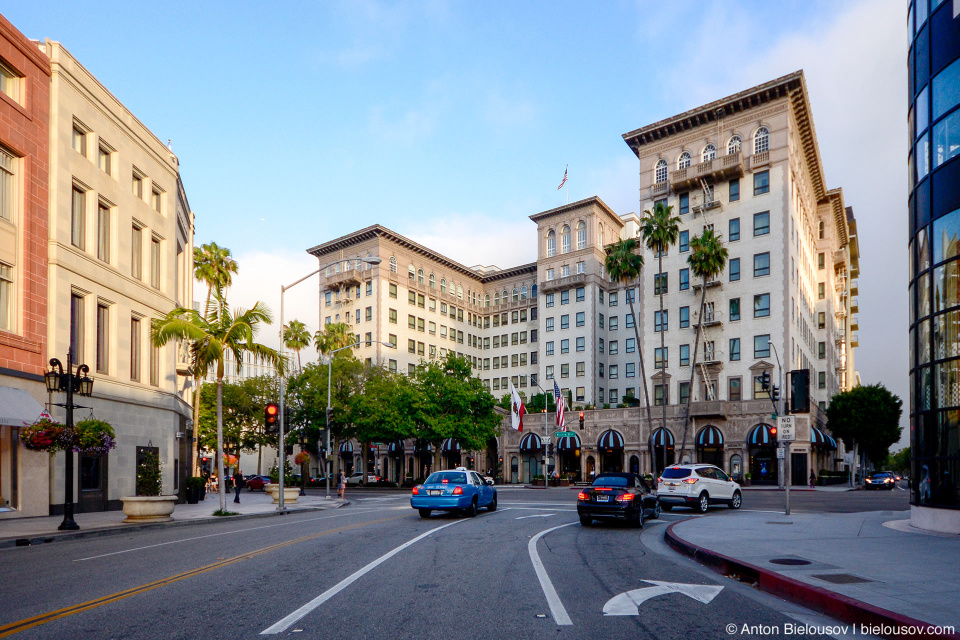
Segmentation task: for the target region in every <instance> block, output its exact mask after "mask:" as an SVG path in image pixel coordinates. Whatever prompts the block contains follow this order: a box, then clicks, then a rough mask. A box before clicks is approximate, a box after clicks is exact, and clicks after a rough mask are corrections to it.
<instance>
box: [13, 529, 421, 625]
mask: <svg viewBox="0 0 960 640" xmlns="http://www.w3.org/2000/svg"><path fill="white" fill-rule="evenodd" d="M404 517H406V516H396V517H393V518H383V519H380V520H371V521H370V522H362V523H359V524H351V525H347V526H345V527H340V528H338V529H331V530H330V531H324V532H322V533H315V534H313V535H309V536H303V537H302V538H296V539H294V540H288V541H287V542H281V543H278V544H274V545H271V546H269V547H264V548H263V549H258V550H256V551H251V552H250V553H244V554H242V555H239V556H235V557H233V558H227V559H226V560H218V561H217V562H214V563H213V564H208V565H205V566H202V567H197V568H196V569H191V570H189V571H184V572H183V573H178V574H176V575H172V576H169V577H167V578H162V579H160V580H157V581H155V582H148V583H147V584H142V585H140V586H139V587H134V588H132V589H127V590H126V591H120V592H118V593H114V594H112V595H109V596H103V597H102V598H97V599H96V600H89V601H87V602H83V603H80V604H75V605H73V606H71V607H66V608H64V609H57V610H56V611H49V612H47V613H43V614H40V615H39V616H34V617H32V618H26V619H25V620H20V621H18V622H12V623H10V624H5V625H3V626H0V638H6V637H7V636H12V635H13V634H15V633H20V632H21V631H26V630H27V629H32V628H33V627H38V626H40V625H43V624H46V623H48V622H52V621H54V620H57V619H59V618H66V617H67V616H72V615H74V614H77V613H82V612H84V611H87V610H89V609H95V608H97V607H101V606H103V605H105V604H110V603H112V602H118V601H120V600H123V599H124V598H129V597H130V596H135V595H137V594H140V593H146V592H147V591H152V590H153V589H157V588H159V587H163V586H166V585H168V584H173V583H174V582H179V581H180V580H185V579H187V578H192V577H193V576H198V575H200V574H201V573H206V572H208V571H213V570H214V569H219V568H221V567H226V566H228V565H231V564H233V563H235V562H240V561H241V560H249V559H250V558H255V557H257V556H259V555H262V554H264V553H269V552H271V551H276V550H277V549H283V548H284V547H289V546H291V545H294V544H298V543H300V542H307V541H308V540H315V539H317V538H322V537H323V536H329V535H333V534H335V533H341V532H343V531H349V530H351V529H359V528H360V527H366V526H369V525H373V524H380V523H383V522H390V521H391V520H399V519H400V518H404Z"/></svg>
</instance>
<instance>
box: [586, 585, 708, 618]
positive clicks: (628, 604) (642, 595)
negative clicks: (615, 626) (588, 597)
mask: <svg viewBox="0 0 960 640" xmlns="http://www.w3.org/2000/svg"><path fill="white" fill-rule="evenodd" d="M644 582H649V583H650V584H653V585H656V586H654V587H644V588H642V589H634V590H633V591H627V592H625V593H621V594H620V595H617V596H614V597H613V598H610V599H609V600H607V603H606V604H605V605H603V615H605V616H635V615H639V614H640V605H641V604H643V603H644V602H646V601H647V600H649V599H650V598H655V597H657V596H662V595H666V594H668V593H682V594H683V595H685V596H689V597H691V598H693V599H694V600H696V601H697V602H702V603H703V604H709V603H710V601H711V600H713V599H714V598H716V597H717V594H718V593H720V592H721V591H723V587H714V586H710V585H706V584H681V583H679V582H660V581H659V580H644Z"/></svg>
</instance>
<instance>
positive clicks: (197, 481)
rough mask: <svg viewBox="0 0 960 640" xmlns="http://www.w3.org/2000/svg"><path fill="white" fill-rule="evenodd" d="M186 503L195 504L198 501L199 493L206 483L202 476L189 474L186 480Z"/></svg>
mask: <svg viewBox="0 0 960 640" xmlns="http://www.w3.org/2000/svg"><path fill="white" fill-rule="evenodd" d="M185 484H186V494H187V504H197V503H199V502H200V495H201V494H202V493H203V490H204V488H205V487H206V485H207V481H206V480H204V478H203V476H190V477H189V478H187V481H186V483H185Z"/></svg>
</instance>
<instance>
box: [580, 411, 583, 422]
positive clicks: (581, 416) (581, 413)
mask: <svg viewBox="0 0 960 640" xmlns="http://www.w3.org/2000/svg"><path fill="white" fill-rule="evenodd" d="M580 419H581V420H583V411H581V412H580Z"/></svg>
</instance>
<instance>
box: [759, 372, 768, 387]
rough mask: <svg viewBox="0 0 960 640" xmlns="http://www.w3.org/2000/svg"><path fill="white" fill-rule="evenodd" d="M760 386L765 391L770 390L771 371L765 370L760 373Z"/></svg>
mask: <svg viewBox="0 0 960 640" xmlns="http://www.w3.org/2000/svg"><path fill="white" fill-rule="evenodd" d="M760 388H761V389H763V390H764V391H769V390H770V372H769V371H764V372H763V373H761V374H760Z"/></svg>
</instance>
